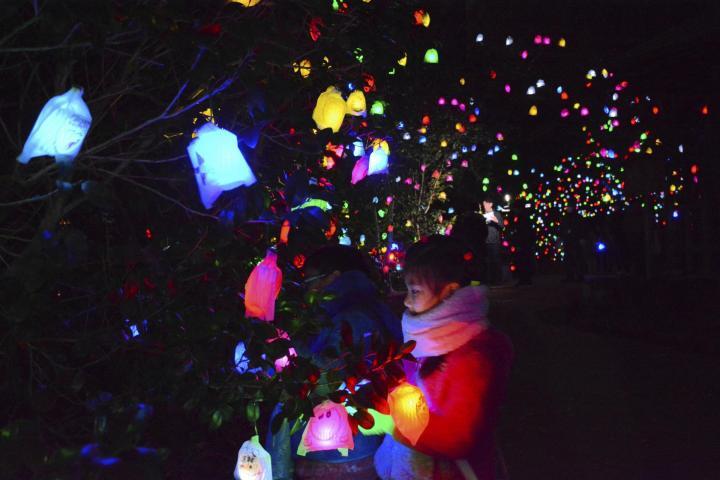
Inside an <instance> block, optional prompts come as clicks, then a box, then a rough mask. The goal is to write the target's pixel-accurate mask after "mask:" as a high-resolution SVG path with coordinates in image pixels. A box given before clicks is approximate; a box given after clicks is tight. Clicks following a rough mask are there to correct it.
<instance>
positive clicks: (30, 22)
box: [0, 13, 40, 45]
mask: <svg viewBox="0 0 720 480" xmlns="http://www.w3.org/2000/svg"><path fill="white" fill-rule="evenodd" d="M36 15H37V13H36ZM38 20H40V18H39V17H33V18H31V19H30V20H28V21H27V22H25V23H23V24H22V25H20V26H18V27H17V28H16V29H15V30H13V31H12V32H10V33H8V34H7V35H5V36H4V37H3V38H1V39H0V45H2V44H3V43H5V42H7V41H8V40H10V39H11V38H12V37H14V36H15V35H17V34H18V33H20V32H21V31H23V30H25V29H26V28H27V27H29V26H30V25H32V24H33V23H35V22H37V21H38Z"/></svg>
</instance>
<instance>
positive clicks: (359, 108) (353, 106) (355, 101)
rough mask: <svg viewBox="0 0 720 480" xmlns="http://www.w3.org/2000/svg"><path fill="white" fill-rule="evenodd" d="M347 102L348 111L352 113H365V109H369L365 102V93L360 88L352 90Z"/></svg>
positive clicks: (356, 114) (355, 114)
mask: <svg viewBox="0 0 720 480" xmlns="http://www.w3.org/2000/svg"><path fill="white" fill-rule="evenodd" d="M345 103H346V105H347V113H349V114H350V115H354V116H358V115H363V116H364V115H365V113H366V112H365V111H366V109H367V106H366V104H365V94H363V92H361V91H360V90H355V91H354V92H352V93H351V94H350V95H349V96H348V98H347V101H346V102H345Z"/></svg>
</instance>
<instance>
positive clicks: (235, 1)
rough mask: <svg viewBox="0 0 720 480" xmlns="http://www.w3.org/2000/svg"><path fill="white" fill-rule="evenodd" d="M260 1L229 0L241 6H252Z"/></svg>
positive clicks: (260, 0)
mask: <svg viewBox="0 0 720 480" xmlns="http://www.w3.org/2000/svg"><path fill="white" fill-rule="evenodd" d="M260 2H262V0H230V3H239V4H240V5H242V6H243V7H254V6H255V5H257V4H258V3H260Z"/></svg>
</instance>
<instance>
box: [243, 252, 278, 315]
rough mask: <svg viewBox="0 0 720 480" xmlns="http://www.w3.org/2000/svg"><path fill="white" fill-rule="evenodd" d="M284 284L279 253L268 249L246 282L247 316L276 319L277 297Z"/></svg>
mask: <svg viewBox="0 0 720 480" xmlns="http://www.w3.org/2000/svg"><path fill="white" fill-rule="evenodd" d="M281 285H282V270H280V268H278V266H277V254H276V253H275V252H273V251H272V250H268V251H267V253H266V254H265V258H264V259H263V261H262V262H260V263H258V264H257V265H256V266H255V268H253V271H252V272H250V276H249V277H248V279H247V282H246V283H245V317H246V318H247V317H254V318H259V319H260V320H265V321H268V322H272V321H273V320H275V299H276V298H277V296H278V294H279V293H280V286H281Z"/></svg>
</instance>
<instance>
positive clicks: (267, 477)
mask: <svg viewBox="0 0 720 480" xmlns="http://www.w3.org/2000/svg"><path fill="white" fill-rule="evenodd" d="M272 478H273V476H272V462H271V460H270V454H269V453H268V452H267V451H266V450H265V449H264V448H263V447H262V445H260V440H259V439H258V436H257V435H255V436H254V437H252V438H251V439H250V440H247V441H246V442H245V443H243V444H242V446H241V447H240V451H239V452H238V459H237V464H236V465H235V480H272Z"/></svg>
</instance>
